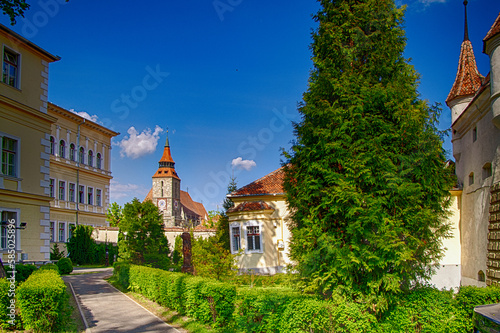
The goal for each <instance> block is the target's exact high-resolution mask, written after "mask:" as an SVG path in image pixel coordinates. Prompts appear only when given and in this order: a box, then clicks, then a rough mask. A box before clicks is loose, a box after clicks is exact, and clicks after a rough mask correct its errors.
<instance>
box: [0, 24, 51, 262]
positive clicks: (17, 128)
mask: <svg viewBox="0 0 500 333" xmlns="http://www.w3.org/2000/svg"><path fill="white" fill-rule="evenodd" d="M0 46H1V52H2V78H1V80H0V147H1V149H2V152H1V154H0V166H1V167H0V215H1V221H2V224H1V227H0V256H1V258H2V261H4V262H6V261H7V260H8V253H9V250H12V248H13V247H15V250H16V255H15V257H16V258H15V259H16V260H21V259H29V260H46V259H49V255H50V254H49V252H50V247H49V246H50V234H49V229H50V218H49V214H50V200H51V198H50V196H49V178H50V175H49V170H50V156H49V148H50V141H49V139H50V132H51V125H52V124H53V123H54V122H55V121H56V118H55V117H53V116H52V115H50V114H48V112H47V96H48V93H47V90H48V77H49V63H51V62H54V61H57V60H59V57H56V56H54V55H52V54H50V53H49V52H47V51H45V50H43V49H41V48H40V47H38V46H36V45H35V44H33V43H31V42H30V41H28V40H26V39H25V38H23V37H21V36H20V35H18V34H16V33H15V32H13V31H11V30H10V29H8V28H7V27H5V26H3V25H0ZM9 222H11V223H15V225H16V233H15V236H16V237H15V244H14V242H10V240H11V239H9V237H8V233H7V229H8V227H7V224H8V223H9Z"/></svg>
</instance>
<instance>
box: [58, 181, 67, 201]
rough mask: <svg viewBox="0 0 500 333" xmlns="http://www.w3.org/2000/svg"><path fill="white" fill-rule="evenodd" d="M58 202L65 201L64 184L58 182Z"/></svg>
mask: <svg viewBox="0 0 500 333" xmlns="http://www.w3.org/2000/svg"><path fill="white" fill-rule="evenodd" d="M59 200H66V182H65V181H62V180H60V181H59Z"/></svg>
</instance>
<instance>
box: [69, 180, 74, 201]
mask: <svg viewBox="0 0 500 333" xmlns="http://www.w3.org/2000/svg"><path fill="white" fill-rule="evenodd" d="M68 201H70V202H75V184H72V183H69V197H68Z"/></svg>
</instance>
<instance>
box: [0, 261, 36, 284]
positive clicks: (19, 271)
mask: <svg viewBox="0 0 500 333" xmlns="http://www.w3.org/2000/svg"><path fill="white" fill-rule="evenodd" d="M5 267H6V271H7V277H10V276H11V274H12V269H11V267H10V265H9V266H5ZM15 267H16V283H21V282H23V281H26V279H27V278H28V277H29V276H30V275H31V274H32V273H33V272H34V271H36V270H37V269H38V268H37V267H36V266H35V265H31V264H30V265H24V264H17V265H16V266H15Z"/></svg>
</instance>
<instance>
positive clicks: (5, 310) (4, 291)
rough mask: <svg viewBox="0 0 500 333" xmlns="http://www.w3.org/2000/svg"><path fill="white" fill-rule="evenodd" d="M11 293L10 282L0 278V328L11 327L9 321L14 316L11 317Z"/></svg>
mask: <svg viewBox="0 0 500 333" xmlns="http://www.w3.org/2000/svg"><path fill="white" fill-rule="evenodd" d="M12 296H13V294H12V290H11V283H10V281H9V280H7V279H0V329H8V328H11V327H12V325H11V324H10V323H9V321H11V320H12V319H14V318H15V317H14V318H11V317H10V316H9V314H11V309H10V308H9V307H11V306H12V305H11V304H12V303H11V299H13V297H12Z"/></svg>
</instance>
